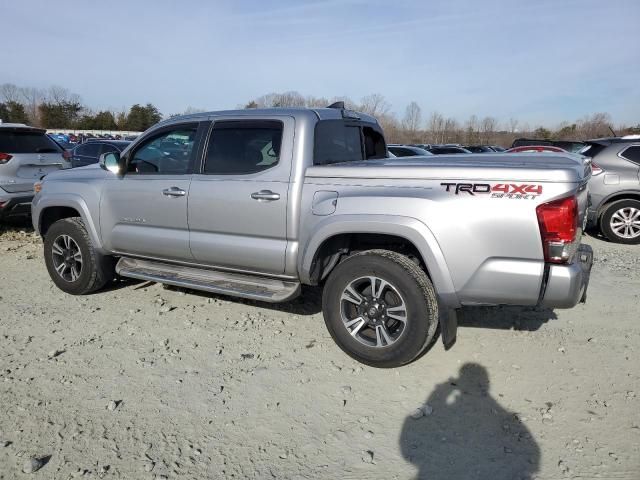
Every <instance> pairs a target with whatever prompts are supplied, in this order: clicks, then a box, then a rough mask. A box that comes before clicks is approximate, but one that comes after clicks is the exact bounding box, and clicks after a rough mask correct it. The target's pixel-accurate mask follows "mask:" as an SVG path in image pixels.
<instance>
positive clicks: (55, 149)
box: [0, 130, 62, 153]
mask: <svg viewBox="0 0 640 480" xmlns="http://www.w3.org/2000/svg"><path fill="white" fill-rule="evenodd" d="M0 152H3V153H61V152H62V148H61V147H60V146H59V145H58V144H56V143H55V142H54V141H53V140H51V139H50V138H49V137H48V136H47V135H45V134H44V133H40V132H29V131H19V130H17V131H16V130H11V131H2V130H0Z"/></svg>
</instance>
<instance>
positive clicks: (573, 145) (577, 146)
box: [511, 138, 585, 153]
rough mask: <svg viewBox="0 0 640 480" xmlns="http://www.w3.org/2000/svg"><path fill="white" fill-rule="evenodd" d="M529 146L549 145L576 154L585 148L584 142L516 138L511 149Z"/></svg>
mask: <svg viewBox="0 0 640 480" xmlns="http://www.w3.org/2000/svg"><path fill="white" fill-rule="evenodd" d="M530 145H549V146H552V147H559V148H561V149H563V150H565V151H567V152H572V153H578V152H579V151H580V150H582V149H583V148H584V146H585V143H584V142H578V141H572V140H549V139H539V138H516V139H515V140H514V141H513V143H512V144H511V148H515V147H526V146H530Z"/></svg>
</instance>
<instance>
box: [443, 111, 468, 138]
mask: <svg viewBox="0 0 640 480" xmlns="http://www.w3.org/2000/svg"><path fill="white" fill-rule="evenodd" d="M462 141H463V138H462V132H461V131H460V126H459V125H458V121H457V120H456V119H455V118H452V117H449V118H447V119H446V120H445V121H444V127H443V132H442V143H460V142H462Z"/></svg>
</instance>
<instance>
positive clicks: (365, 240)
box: [298, 215, 460, 308]
mask: <svg viewBox="0 0 640 480" xmlns="http://www.w3.org/2000/svg"><path fill="white" fill-rule="evenodd" d="M354 242H355V246H356V247H363V246H366V247H369V248H371V249H373V248H385V246H390V245H394V243H395V242H400V243H401V244H402V246H403V248H405V249H406V251H407V252H409V253H413V252H415V254H416V256H417V257H418V259H419V260H420V262H421V263H422V265H423V267H424V268H425V270H426V272H427V275H428V276H429V277H430V279H431V281H432V283H433V285H434V288H435V290H436V293H437V295H438V298H439V300H440V301H441V302H442V303H444V304H445V305H446V306H447V307H449V308H457V307H459V306H460V302H459V300H458V298H457V295H456V292H455V288H454V286H453V281H452V279H451V274H450V272H449V268H448V266H447V263H446V261H445V258H444V255H443V253H442V250H441V249H440V246H439V245H438V242H437V240H436V238H435V236H434V235H433V233H432V232H431V230H430V229H429V228H428V227H427V226H426V225H425V224H424V223H422V222H421V221H419V220H417V219H415V218H411V217H403V216H391V215H367V216H359V215H340V216H333V217H331V218H328V219H327V220H325V221H323V222H321V223H320V224H318V225H317V227H316V228H315V229H314V231H313V232H312V233H311V234H310V240H309V242H308V243H307V244H306V247H305V249H304V251H303V254H302V255H301V260H300V264H299V266H298V271H299V272H300V277H301V280H302V282H303V283H307V284H311V285H315V284H317V283H318V282H319V281H321V280H322V279H323V278H325V277H326V276H327V275H328V274H329V273H330V271H331V270H332V269H333V268H334V267H335V266H336V265H337V263H338V261H339V259H340V256H341V255H342V254H346V253H348V251H349V249H350V248H351V247H352V246H353V245H354ZM369 248H366V249H369ZM400 253H405V252H404V251H403V252H400Z"/></svg>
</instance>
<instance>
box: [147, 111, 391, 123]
mask: <svg viewBox="0 0 640 480" xmlns="http://www.w3.org/2000/svg"><path fill="white" fill-rule="evenodd" d="M255 115H287V116H291V117H314V118H316V119H318V120H341V119H343V118H354V117H352V115H356V116H357V118H358V119H359V120H361V121H364V122H368V123H378V121H377V120H376V119H375V117H372V116H371V115H368V114H366V113H362V112H354V111H351V110H345V109H339V108H306V107H283V108H245V109H240V110H220V111H213V112H198V113H192V114H189V115H178V116H176V117H171V118H168V119H166V120H163V121H161V122H159V123H157V124H156V125H165V124H169V123H174V122H181V121H184V120H208V119H211V118H212V117H221V116H248V117H251V116H255Z"/></svg>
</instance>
